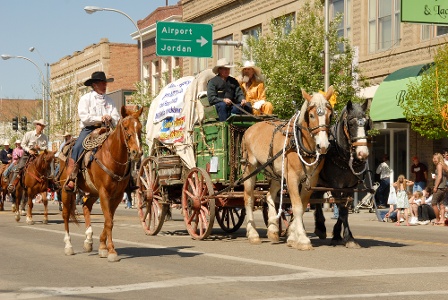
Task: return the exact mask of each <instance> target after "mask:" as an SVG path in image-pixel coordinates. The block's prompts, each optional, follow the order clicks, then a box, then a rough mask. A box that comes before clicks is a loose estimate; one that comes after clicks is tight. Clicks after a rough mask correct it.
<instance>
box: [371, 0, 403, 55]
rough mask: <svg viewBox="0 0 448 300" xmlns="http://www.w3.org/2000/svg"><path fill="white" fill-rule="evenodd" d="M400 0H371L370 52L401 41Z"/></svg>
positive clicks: (395, 44) (387, 47) (388, 47)
mask: <svg viewBox="0 0 448 300" xmlns="http://www.w3.org/2000/svg"><path fill="white" fill-rule="evenodd" d="M400 23H401V22H400V0H392V1H391V0H369V52H370V53H372V52H376V51H381V50H387V49H390V48H392V47H394V46H397V45H398V44H399V42H400Z"/></svg>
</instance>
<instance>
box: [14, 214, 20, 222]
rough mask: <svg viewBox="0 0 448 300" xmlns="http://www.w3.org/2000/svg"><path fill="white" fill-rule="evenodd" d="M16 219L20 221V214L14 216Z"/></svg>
mask: <svg viewBox="0 0 448 300" xmlns="http://www.w3.org/2000/svg"><path fill="white" fill-rule="evenodd" d="M14 219H16V222H19V221H20V215H19V214H16V216H15V217H14Z"/></svg>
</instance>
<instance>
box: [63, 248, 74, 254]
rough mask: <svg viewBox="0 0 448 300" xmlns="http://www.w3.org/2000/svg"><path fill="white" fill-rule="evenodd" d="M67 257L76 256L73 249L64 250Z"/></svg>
mask: <svg viewBox="0 0 448 300" xmlns="http://www.w3.org/2000/svg"><path fill="white" fill-rule="evenodd" d="M64 253H65V255H74V254H75V252H74V251H73V247H69V248H65V249H64Z"/></svg>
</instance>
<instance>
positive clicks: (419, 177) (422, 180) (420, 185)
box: [411, 156, 428, 192]
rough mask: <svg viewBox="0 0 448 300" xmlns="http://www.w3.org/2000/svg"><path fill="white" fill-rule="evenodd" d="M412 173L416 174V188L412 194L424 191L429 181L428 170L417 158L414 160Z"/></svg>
mask: <svg viewBox="0 0 448 300" xmlns="http://www.w3.org/2000/svg"><path fill="white" fill-rule="evenodd" d="M411 173H412V174H414V187H413V188H412V192H415V191H423V190H424V189H425V188H426V183H427V181H428V168H427V167H426V165H425V164H423V163H422V162H420V160H419V159H418V157H417V156H414V157H413V158H412V165H411Z"/></svg>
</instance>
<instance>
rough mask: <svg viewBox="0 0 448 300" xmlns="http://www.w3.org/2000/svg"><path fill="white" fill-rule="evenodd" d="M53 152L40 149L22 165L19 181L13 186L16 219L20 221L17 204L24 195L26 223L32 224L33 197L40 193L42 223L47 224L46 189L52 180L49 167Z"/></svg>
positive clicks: (51, 162) (50, 167)
mask: <svg viewBox="0 0 448 300" xmlns="http://www.w3.org/2000/svg"><path fill="white" fill-rule="evenodd" d="M54 154H55V152H52V151H47V150H44V151H41V153H40V154H38V155H36V157H35V158H34V159H32V160H30V161H29V162H28V163H27V164H26V165H25V167H24V169H23V173H22V175H21V177H20V180H19V183H18V184H17V186H16V188H15V198H16V199H15V200H16V203H15V206H16V212H15V213H16V221H17V222H18V221H20V212H19V204H20V201H21V200H22V196H23V197H24V202H23V203H27V204H28V210H27V212H26V223H27V224H28V225H33V224H34V221H33V198H35V197H36V196H37V195H39V194H40V195H41V197H42V203H43V204H44V220H43V221H42V222H43V223H44V224H48V201H47V190H48V187H49V184H50V181H51V180H52V177H51V169H52V164H53V161H54Z"/></svg>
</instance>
